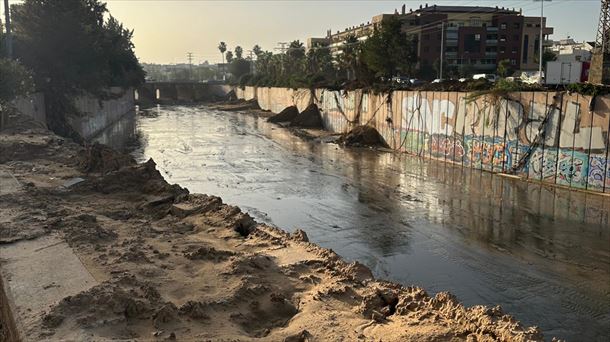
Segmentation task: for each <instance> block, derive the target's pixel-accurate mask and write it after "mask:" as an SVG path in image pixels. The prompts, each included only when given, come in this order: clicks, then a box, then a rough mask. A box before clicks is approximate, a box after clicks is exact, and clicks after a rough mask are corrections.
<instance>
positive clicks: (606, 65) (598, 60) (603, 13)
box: [589, 0, 610, 84]
mask: <svg viewBox="0 0 610 342" xmlns="http://www.w3.org/2000/svg"><path fill="white" fill-rule="evenodd" d="M609 82H610V0H601V10H600V11H599V25H598V28H597V35H596V37H595V48H594V49H593V58H591V69H590V70H589V83H593V84H607V83H609Z"/></svg>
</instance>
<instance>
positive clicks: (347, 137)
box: [337, 126, 390, 148]
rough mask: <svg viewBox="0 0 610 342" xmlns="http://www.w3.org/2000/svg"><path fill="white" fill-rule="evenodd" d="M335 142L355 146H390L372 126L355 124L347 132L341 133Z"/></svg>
mask: <svg viewBox="0 0 610 342" xmlns="http://www.w3.org/2000/svg"><path fill="white" fill-rule="evenodd" d="M337 143H338V144H340V145H344V146H355V147H385V148H389V147H390V146H388V144H387V143H386V142H385V140H384V139H383V137H382V136H381V134H379V132H378V131H377V130H376V129H375V127H372V126H357V127H356V128H354V129H352V130H351V131H349V132H348V133H346V134H343V135H342V136H341V137H340V138H339V139H338V140H337Z"/></svg>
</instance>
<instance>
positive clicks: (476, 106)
mask: <svg viewBox="0 0 610 342" xmlns="http://www.w3.org/2000/svg"><path fill="white" fill-rule="evenodd" d="M436 94H440V93H436ZM451 94H455V93H450V95H449V96H447V95H445V97H448V98H449V99H447V98H445V99H441V98H439V95H435V94H431V93H430V94H428V93H421V92H420V93H415V92H413V93H411V92H409V93H407V96H404V97H402V98H401V107H402V112H401V114H402V115H401V117H402V122H401V135H400V136H401V138H402V139H403V144H401V146H402V149H403V150H405V151H408V152H411V153H417V154H419V155H424V156H430V157H433V158H437V159H443V160H449V161H453V162H458V163H462V164H463V165H465V166H470V167H474V168H478V169H485V170H491V171H496V172H511V171H512V169H513V168H516V167H517V166H519V168H518V169H517V170H515V171H516V173H518V174H521V175H523V176H525V177H528V178H532V179H538V180H542V181H545V182H552V183H556V184H561V185H565V186H570V187H576V188H587V189H593V190H597V191H607V190H606V189H610V186H609V185H610V171H609V170H608V162H607V159H606V153H607V150H608V125H609V124H610V123H609V120H610V118H609V117H608V116H606V114H603V113H601V114H600V113H597V112H591V111H589V110H588V101H590V98H586V97H584V96H580V98H578V97H574V96H572V97H568V98H567V99H566V100H563V97H560V96H557V95H554V94H546V96H545V97H540V96H538V97H537V98H536V97H535V96H533V95H531V96H526V100H524V101H518V100H515V99H497V100H495V101H492V100H490V99H487V98H481V99H476V100H474V101H467V99H466V98H465V96H464V95H463V94H458V95H455V96H451ZM526 95H527V94H526ZM434 97H437V98H434ZM520 161H523V162H522V163H520Z"/></svg>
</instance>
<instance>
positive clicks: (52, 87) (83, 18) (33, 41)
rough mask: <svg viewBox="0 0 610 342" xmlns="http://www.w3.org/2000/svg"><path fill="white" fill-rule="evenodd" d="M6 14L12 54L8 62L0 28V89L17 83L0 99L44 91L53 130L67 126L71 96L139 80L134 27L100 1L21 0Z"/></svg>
mask: <svg viewBox="0 0 610 342" xmlns="http://www.w3.org/2000/svg"><path fill="white" fill-rule="evenodd" d="M10 13H11V18H12V19H11V24H12V25H11V26H12V35H13V44H14V54H13V59H12V60H11V61H8V60H7V57H8V56H7V51H6V49H5V39H6V37H5V36H3V34H2V32H3V31H4V30H0V44H1V46H2V48H0V84H1V85H0V88H1V87H7V84H10V82H12V83H15V84H20V85H22V86H20V87H19V88H18V90H19V91H18V92H16V91H13V92H12V93H10V94H9V93H7V92H5V94H4V95H2V93H0V101H4V102H7V101H9V100H10V99H11V97H14V96H17V95H19V94H22V93H27V92H28V91H34V90H36V91H40V92H43V93H44V94H45V103H46V106H47V108H46V109H47V111H46V112H47V124H48V126H49V128H51V129H53V130H54V131H56V132H57V133H60V134H62V133H63V134H67V132H66V130H69V128H68V127H67V125H66V120H65V116H66V115H68V114H70V113H74V112H75V110H74V108H73V106H72V105H71V103H72V102H71V98H72V97H73V96H74V95H77V94H83V93H88V94H92V95H94V96H97V97H99V98H103V97H105V96H108V93H107V92H106V90H107V89H108V88H109V87H112V86H120V87H124V88H127V87H133V86H137V85H139V84H141V83H143V82H144V75H145V73H144V70H143V69H142V67H141V65H140V63H139V62H138V59H137V57H136V55H135V53H134V45H133V43H132V37H133V31H132V30H129V29H127V28H126V27H124V26H123V24H121V23H120V22H119V21H118V20H116V19H115V18H114V17H113V16H112V15H110V14H109V13H108V10H107V8H106V5H105V4H104V3H102V2H100V1H99V0H61V1H57V0H24V1H23V2H21V3H18V4H13V5H11V7H10ZM6 80H11V81H10V82H7V81H6Z"/></svg>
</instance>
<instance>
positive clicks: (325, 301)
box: [0, 132, 542, 341]
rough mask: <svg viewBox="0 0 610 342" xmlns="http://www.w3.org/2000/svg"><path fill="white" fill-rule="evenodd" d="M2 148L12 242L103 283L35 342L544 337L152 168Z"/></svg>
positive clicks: (59, 308) (5, 227)
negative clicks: (63, 253) (58, 252)
mask: <svg viewBox="0 0 610 342" xmlns="http://www.w3.org/2000/svg"><path fill="white" fill-rule="evenodd" d="M60 142H61V143H60ZM0 149H1V151H3V152H6V153H9V155H10V156H11V157H10V158H8V159H5V160H3V161H2V163H1V164H0V170H3V171H8V172H10V173H11V174H12V175H14V176H15V177H16V178H17V179H18V180H19V181H20V182H21V183H22V184H24V185H25V188H24V191H22V192H20V193H19V194H18V195H17V194H4V195H1V196H2V197H0V199H1V200H2V203H3V205H2V207H0V213H1V215H0V217H2V221H0V243H4V244H9V243H15V242H16V241H19V240H23V239H36V238H38V237H40V236H42V235H47V234H57V235H58V236H61V237H62V238H63V239H64V240H65V241H67V242H68V244H69V245H70V246H71V248H72V249H73V250H74V251H75V253H76V254H77V255H78V256H79V258H80V259H81V260H82V262H83V264H84V265H85V266H86V268H87V270H88V271H89V272H90V273H91V274H92V275H94V276H95V279H96V280H97V282H98V283H97V285H95V286H93V287H91V288H89V289H88V290H86V291H83V292H81V293H79V294H77V295H74V296H69V297H65V298H63V299H62V300H61V301H59V302H57V303H54V304H53V305H52V306H51V307H49V308H48V310H47V311H46V312H44V313H43V314H39V315H37V314H36V313H32V314H31V315H33V317H30V318H31V319H33V320H34V321H35V322H37V323H36V324H32V325H31V326H28V327H27V331H24V332H23V334H24V336H23V338H24V339H25V340H48V339H52V340H60V339H61V340H103V339H138V340H164V339H177V340H227V341H228V340H230V341H249V340H263V341H373V340H374V341H380V340H383V341H422V340H427V341H439V340H440V341H539V340H542V334H541V333H540V331H539V329H537V328H535V327H524V326H522V325H521V324H519V322H517V321H515V320H514V319H513V318H512V317H511V316H508V315H506V314H504V313H503V312H502V310H501V309H500V308H499V307H496V308H487V307H482V306H475V307H470V308H467V307H464V306H463V305H461V304H460V303H459V302H458V301H457V300H456V299H455V298H454V297H453V296H452V295H450V294H448V293H439V294H437V295H435V296H430V295H428V294H427V293H426V292H425V291H424V290H423V289H421V288H418V287H405V286H400V285H397V284H393V283H388V282H385V281H381V280H376V279H374V278H373V276H372V274H371V271H370V270H369V269H368V268H366V267H365V266H363V265H362V264H359V263H357V262H354V263H348V262H346V261H344V260H342V259H341V258H340V257H339V256H338V255H337V254H336V253H334V252H333V251H331V250H328V249H324V248H321V247H319V246H317V245H315V244H312V243H309V242H308V238H307V234H306V233H305V232H304V231H297V232H295V233H293V234H288V233H286V232H284V231H282V230H280V229H278V228H275V227H271V226H267V225H265V224H260V223H257V222H255V221H254V220H253V219H252V218H250V217H249V216H248V215H247V214H245V213H243V212H241V210H240V209H239V208H237V207H233V206H230V205H226V204H224V203H222V200H221V199H220V198H219V197H215V196H208V195H201V194H190V193H189V192H188V190H187V189H184V188H181V187H180V186H178V185H170V184H168V183H167V182H165V180H164V179H163V177H162V176H161V174H160V173H159V172H158V171H157V170H156V167H155V164H154V162H153V161H152V160H149V161H148V162H146V163H144V164H141V165H135V164H133V163H132V162H131V161H129V160H128V159H125V158H124V156H120V155H118V154H117V155H113V153H112V152H111V151H110V150H108V149H105V148H101V147H94V148H93V150H91V148H89V149H84V148H81V147H80V146H78V145H76V144H73V143H71V142H69V141H64V140H63V139H60V138H58V137H56V136H54V135H52V134H51V133H48V132H34V133H27V134H24V133H16V134H14V133H11V134H3V133H0ZM20 149H24V150H20ZM100 149H101V150H100ZM24 151H26V152H24ZM92 151H93V153H92ZM96 151H97V152H96ZM100 151H101V153H98V152H100ZM14 156H16V157H14ZM77 157H80V159H79V158H77ZM33 170H36V171H33ZM204 172H205V170H204ZM73 177H82V178H83V179H84V181H83V182H80V183H78V184H76V185H72V186H70V187H63V186H62V184H63V183H64V182H65V181H66V180H68V179H71V178H73ZM4 204H6V205H4ZM0 267H1V266H0ZM57 267H61V265H57ZM50 271H52V270H50Z"/></svg>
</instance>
